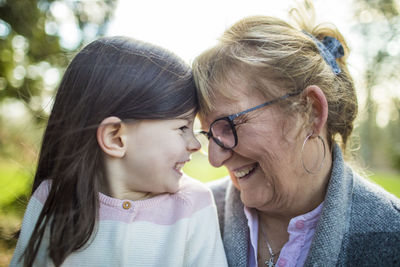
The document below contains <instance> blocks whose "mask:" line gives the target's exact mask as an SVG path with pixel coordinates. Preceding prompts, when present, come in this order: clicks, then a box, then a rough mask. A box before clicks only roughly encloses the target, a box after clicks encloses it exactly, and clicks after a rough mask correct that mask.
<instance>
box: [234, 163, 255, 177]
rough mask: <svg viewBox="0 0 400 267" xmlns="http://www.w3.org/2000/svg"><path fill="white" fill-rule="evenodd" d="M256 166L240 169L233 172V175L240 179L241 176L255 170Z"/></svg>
mask: <svg viewBox="0 0 400 267" xmlns="http://www.w3.org/2000/svg"><path fill="white" fill-rule="evenodd" d="M256 166H257V165H256V164H254V165H252V166H249V167H246V168H244V169H240V170H239V171H234V172H233V174H234V175H235V176H236V177H237V178H242V177H243V176H246V175H247V174H249V173H250V172H251V171H252V170H254V169H255V168H256Z"/></svg>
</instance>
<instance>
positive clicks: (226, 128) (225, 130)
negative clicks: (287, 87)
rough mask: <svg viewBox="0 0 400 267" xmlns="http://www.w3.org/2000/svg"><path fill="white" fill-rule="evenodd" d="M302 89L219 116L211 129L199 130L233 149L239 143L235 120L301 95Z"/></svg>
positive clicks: (226, 147) (224, 146)
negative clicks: (243, 109)
mask: <svg viewBox="0 0 400 267" xmlns="http://www.w3.org/2000/svg"><path fill="white" fill-rule="evenodd" d="M301 92H302V91H296V92H293V93H288V94H286V95H283V96H281V97H278V98H275V99H273V100H270V101H267V102H265V103H263V104H260V105H258V106H255V107H252V108H249V109H246V110H245V111H242V112H239V113H236V114H232V115H229V116H226V117H222V118H218V119H216V120H215V121H213V122H212V123H211V125H210V130H209V131H208V132H206V131H200V132H198V133H199V134H201V135H203V136H205V137H206V138H207V139H208V140H210V138H212V139H213V140H214V142H215V143H216V144H217V145H219V146H220V147H222V148H224V149H228V150H230V149H233V148H234V147H235V146H237V144H238V136H237V133H236V128H235V126H236V125H235V122H234V120H235V119H236V118H237V117H239V116H241V115H244V114H246V113H249V112H251V111H254V110H256V109H260V108H262V107H266V106H269V105H272V104H275V103H277V102H279V101H281V100H284V99H286V98H288V97H291V96H296V95H299V94H300V93H301ZM205 145H206V146H207V147H208V144H202V147H204V146H205Z"/></svg>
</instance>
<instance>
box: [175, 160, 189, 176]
mask: <svg viewBox="0 0 400 267" xmlns="http://www.w3.org/2000/svg"><path fill="white" fill-rule="evenodd" d="M188 161H189V160H185V161H181V162H177V163H175V166H174V168H173V169H174V170H175V171H176V172H177V173H179V174H180V175H182V171H181V169H182V168H183V166H185V164H186V162H188Z"/></svg>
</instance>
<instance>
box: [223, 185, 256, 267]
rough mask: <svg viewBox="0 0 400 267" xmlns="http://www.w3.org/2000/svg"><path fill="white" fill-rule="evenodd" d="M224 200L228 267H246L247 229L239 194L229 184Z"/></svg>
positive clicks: (224, 236)
mask: <svg viewBox="0 0 400 267" xmlns="http://www.w3.org/2000/svg"><path fill="white" fill-rule="evenodd" d="M225 197H226V199H225V221H224V225H225V226H224V235H223V239H224V244H225V251H226V256H227V258H228V263H229V266H247V254H248V245H249V238H250V234H249V229H248V226H247V219H246V216H245V214H244V206H243V203H242V200H241V199H240V192H239V190H237V189H236V188H235V187H234V186H233V183H232V182H230V183H229V185H228V188H227V194H226V196H225Z"/></svg>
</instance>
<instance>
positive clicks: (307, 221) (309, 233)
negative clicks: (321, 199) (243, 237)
mask: <svg viewBox="0 0 400 267" xmlns="http://www.w3.org/2000/svg"><path fill="white" fill-rule="evenodd" d="M322 204H323V203H321V204H320V205H319V206H318V207H316V208H315V209H314V210H312V211H310V212H308V213H306V214H302V215H299V216H297V217H294V218H292V219H291V220H290V222H289V226H288V233H289V241H288V242H287V243H286V244H285V245H284V246H283V248H282V250H281V253H280V255H279V258H278V260H277V262H276V266H278V267H292V266H303V265H304V262H305V261H306V258H307V254H308V251H309V250H310V246H311V241H312V238H313V236H314V232H315V227H316V226H317V222H318V219H319V216H320V215H321V210H322ZM244 213H245V215H246V218H247V225H248V226H249V229H250V244H249V252H248V253H249V254H248V262H247V266H249V267H257V266H258V265H257V248H258V246H257V243H258V215H257V212H256V211H255V210H254V209H251V208H247V207H244ZM265 253H267V252H265ZM260 267H261V266H260Z"/></svg>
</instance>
